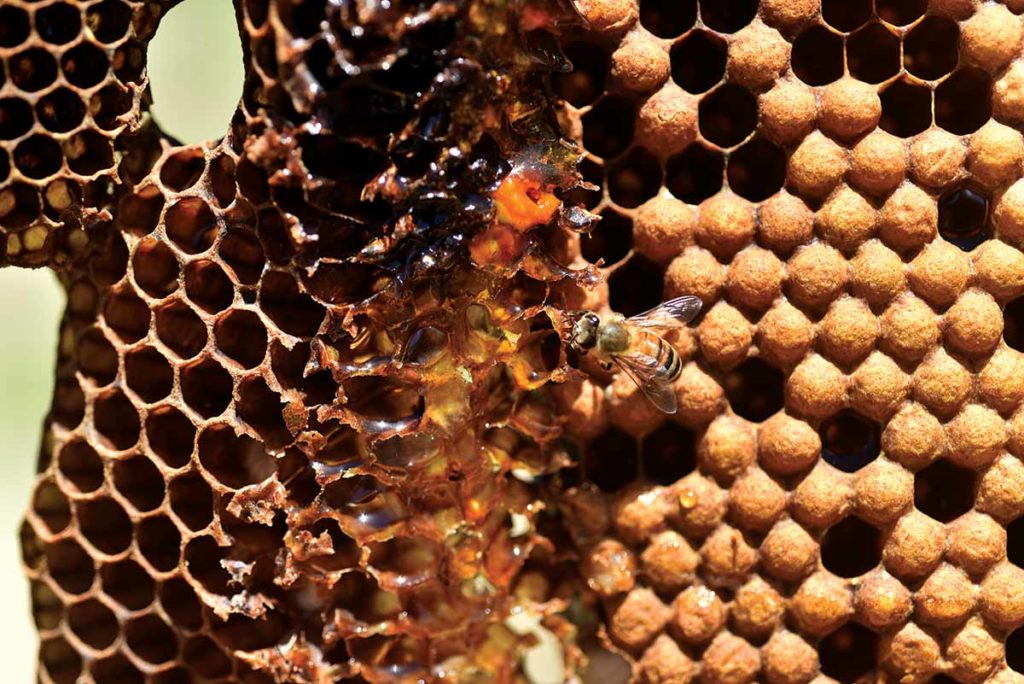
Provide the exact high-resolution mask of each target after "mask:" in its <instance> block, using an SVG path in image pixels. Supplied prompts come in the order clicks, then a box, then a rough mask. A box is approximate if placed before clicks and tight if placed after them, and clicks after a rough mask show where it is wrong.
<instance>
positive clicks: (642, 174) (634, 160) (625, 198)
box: [608, 147, 663, 209]
mask: <svg viewBox="0 0 1024 684" xmlns="http://www.w3.org/2000/svg"><path fill="white" fill-rule="evenodd" d="M662 180H663V178H662V169H661V164H660V163H658V160H657V158H655V156H654V155H653V154H651V153H650V152H647V151H646V150H644V149H643V148H639V147H638V148H634V149H633V150H631V151H630V152H628V153H626V154H625V155H624V156H623V157H620V158H619V159H617V160H615V161H614V162H613V163H611V164H609V166H608V195H609V197H611V199H612V201H613V202H615V203H616V204H617V205H618V206H620V207H626V208H629V209H633V208H636V207H639V206H640V205H641V204H643V203H644V202H646V201H647V200H649V199H651V198H652V197H654V196H655V195H656V194H658V190H659V189H660V188H661V184H662Z"/></svg>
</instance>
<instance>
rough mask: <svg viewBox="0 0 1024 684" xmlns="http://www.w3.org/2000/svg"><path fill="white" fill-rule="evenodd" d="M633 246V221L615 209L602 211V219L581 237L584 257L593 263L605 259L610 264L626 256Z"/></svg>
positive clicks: (581, 248)
mask: <svg viewBox="0 0 1024 684" xmlns="http://www.w3.org/2000/svg"><path fill="white" fill-rule="evenodd" d="M632 247H633V222H632V221H631V220H630V219H628V218H626V217H625V216H623V215H622V214H620V213H618V212H617V211H615V210H614V209H605V210H604V211H603V212H601V220H600V221H598V223H597V225H596V226H595V227H594V228H593V229H592V230H591V231H590V233H589V234H587V235H584V236H583V237H582V238H581V239H580V251H581V252H582V253H583V258H584V259H586V260H587V261H589V262H590V263H592V264H596V263H597V262H598V260H599V259H604V264H605V265H606V266H610V265H612V264H617V263H619V262H620V261H622V260H623V259H624V258H626V255H627V254H629V250H630V249H632Z"/></svg>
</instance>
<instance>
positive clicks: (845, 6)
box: [821, 0, 873, 33]
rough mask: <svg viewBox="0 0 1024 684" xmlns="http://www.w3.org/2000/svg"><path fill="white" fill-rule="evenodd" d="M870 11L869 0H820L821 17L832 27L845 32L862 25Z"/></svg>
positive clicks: (869, 16) (870, 13) (869, 15)
mask: <svg viewBox="0 0 1024 684" xmlns="http://www.w3.org/2000/svg"><path fill="white" fill-rule="evenodd" d="M872 13H873V9H872V7H871V0H822V1H821V18H822V19H824V20H825V23H826V24H828V25H829V26H831V27H832V28H834V29H836V30H837V31H843V32H845V33H848V32H850V31H855V30H856V29H858V28H860V27H861V26H863V25H864V24H865V23H866V22H867V21H868V19H870V18H871V15H872Z"/></svg>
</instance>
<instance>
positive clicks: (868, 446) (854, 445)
mask: <svg viewBox="0 0 1024 684" xmlns="http://www.w3.org/2000/svg"><path fill="white" fill-rule="evenodd" d="M880 432H881V431H880V429H879V427H878V423H876V422H874V421H873V420H869V419H868V418H865V417H864V416H862V415H860V414H859V413H857V412H856V411H854V410H852V409H847V410H844V411H840V412H839V413H837V414H836V415H834V416H832V417H831V418H829V419H828V420H826V421H825V422H824V423H823V424H822V426H821V430H820V433H821V445H822V457H823V458H824V459H825V460H826V461H827V462H828V463H830V464H831V465H832V466H833V467H835V468H838V469H839V470H842V471H843V472H846V473H854V472H856V471H858V470H860V469H861V468H863V467H864V466H866V465H867V464H868V463H871V462H872V461H874V460H875V459H876V458H878V454H879V452H880V451H881V448H882V447H881V439H880Z"/></svg>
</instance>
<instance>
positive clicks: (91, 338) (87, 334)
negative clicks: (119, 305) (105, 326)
mask: <svg viewBox="0 0 1024 684" xmlns="http://www.w3.org/2000/svg"><path fill="white" fill-rule="evenodd" d="M75 356H76V357H77V359H78V367H79V369H80V370H81V371H82V375H84V376H85V377H87V378H90V379H92V381H93V382H94V383H96V386H97V387H103V386H104V385H109V384H110V383H111V382H113V380H114V378H116V377H117V350H116V349H114V345H112V344H111V343H110V341H109V340H107V338H106V337H105V336H104V335H103V331H101V330H100V329H99V328H88V329H86V330H84V331H83V332H82V334H81V336H80V337H79V338H78V343H77V344H76V345H75Z"/></svg>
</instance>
